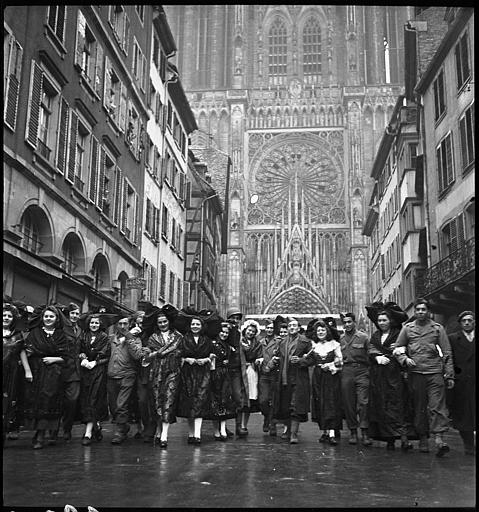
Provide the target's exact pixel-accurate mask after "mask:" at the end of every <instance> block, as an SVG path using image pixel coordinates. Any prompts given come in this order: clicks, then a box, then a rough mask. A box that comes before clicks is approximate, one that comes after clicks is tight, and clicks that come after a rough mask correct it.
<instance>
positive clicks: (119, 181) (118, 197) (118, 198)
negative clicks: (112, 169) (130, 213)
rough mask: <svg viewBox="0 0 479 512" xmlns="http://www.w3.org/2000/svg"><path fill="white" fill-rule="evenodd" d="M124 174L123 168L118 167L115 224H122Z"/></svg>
mask: <svg viewBox="0 0 479 512" xmlns="http://www.w3.org/2000/svg"><path fill="white" fill-rule="evenodd" d="M122 183H123V176H122V172H121V169H120V168H119V167H117V168H116V176H115V212H114V218H113V221H114V222H115V224H117V225H119V224H120V212H121V196H122V187H121V185H122Z"/></svg>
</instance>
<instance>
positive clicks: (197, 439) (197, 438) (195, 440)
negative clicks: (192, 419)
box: [193, 437, 201, 446]
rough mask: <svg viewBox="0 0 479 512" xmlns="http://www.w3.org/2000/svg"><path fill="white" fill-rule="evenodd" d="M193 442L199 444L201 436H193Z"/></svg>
mask: <svg viewBox="0 0 479 512" xmlns="http://www.w3.org/2000/svg"><path fill="white" fill-rule="evenodd" d="M193 444H194V445H196V446H198V445H200V444H201V438H200V437H193Z"/></svg>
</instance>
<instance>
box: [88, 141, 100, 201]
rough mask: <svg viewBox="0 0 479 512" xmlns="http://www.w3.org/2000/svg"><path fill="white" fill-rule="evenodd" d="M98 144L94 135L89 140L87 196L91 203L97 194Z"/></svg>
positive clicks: (95, 199)
mask: <svg viewBox="0 0 479 512" xmlns="http://www.w3.org/2000/svg"><path fill="white" fill-rule="evenodd" d="M99 156H100V155H99V144H98V140H97V139H96V138H95V137H92V141H91V154H90V176H89V182H90V183H89V191H88V196H89V198H90V201H92V203H94V204H95V203H96V201H97V197H98V196H99V194H98V176H99V173H98V162H99Z"/></svg>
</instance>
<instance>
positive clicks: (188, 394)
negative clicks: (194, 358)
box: [176, 364, 210, 419]
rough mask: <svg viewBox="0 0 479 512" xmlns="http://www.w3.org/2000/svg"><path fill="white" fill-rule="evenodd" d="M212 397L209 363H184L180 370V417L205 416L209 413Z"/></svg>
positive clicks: (178, 408)
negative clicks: (200, 364) (201, 364)
mask: <svg viewBox="0 0 479 512" xmlns="http://www.w3.org/2000/svg"><path fill="white" fill-rule="evenodd" d="M209 399H210V367H209V365H206V364H205V365H203V366H199V365H190V364H184V365H183V366H182V368H181V372H180V385H179V393H178V407H177V412H176V415H177V416H178V417H180V418H189V419H193V418H204V417H205V415H206V414H208V410H209Z"/></svg>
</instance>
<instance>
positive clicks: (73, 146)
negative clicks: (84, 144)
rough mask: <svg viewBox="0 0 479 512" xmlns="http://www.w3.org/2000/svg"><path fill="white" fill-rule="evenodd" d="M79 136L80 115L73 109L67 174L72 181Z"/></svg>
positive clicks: (73, 179) (67, 178)
mask: <svg viewBox="0 0 479 512" xmlns="http://www.w3.org/2000/svg"><path fill="white" fill-rule="evenodd" d="M77 136H78V116H77V114H76V113H75V112H74V111H72V112H71V116H70V142H69V145H68V146H69V149H68V170H67V174H66V176H65V178H66V180H67V181H69V182H70V183H74V181H75V166H76V152H77Z"/></svg>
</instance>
